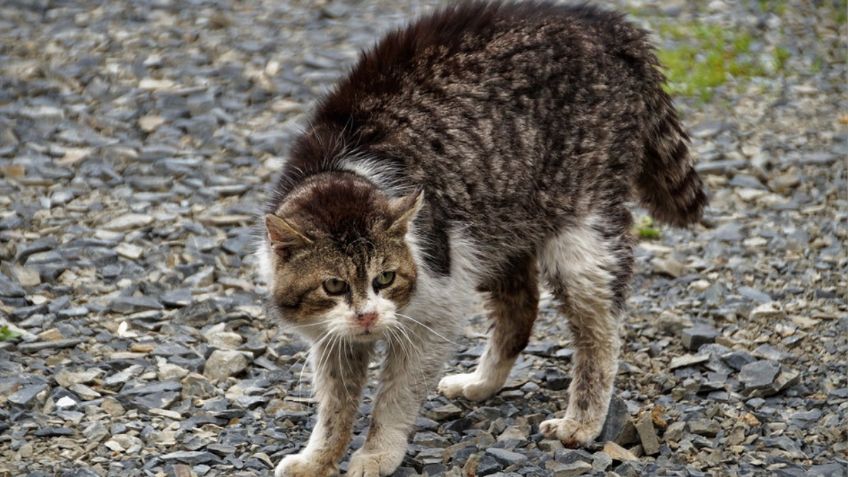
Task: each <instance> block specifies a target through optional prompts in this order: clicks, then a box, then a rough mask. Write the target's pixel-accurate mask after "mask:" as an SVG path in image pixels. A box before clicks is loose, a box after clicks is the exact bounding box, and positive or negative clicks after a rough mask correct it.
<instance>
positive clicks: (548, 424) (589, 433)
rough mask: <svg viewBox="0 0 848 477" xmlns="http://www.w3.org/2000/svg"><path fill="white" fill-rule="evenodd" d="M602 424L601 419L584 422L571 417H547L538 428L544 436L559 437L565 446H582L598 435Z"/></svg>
mask: <svg viewBox="0 0 848 477" xmlns="http://www.w3.org/2000/svg"><path fill="white" fill-rule="evenodd" d="M603 424H604V423H603V421H600V424H597V423H595V422H590V423H584V422H579V421H577V420H575V419H571V418H564V419H549V420H547V421H543V422H542V423H541V424H539V430H540V431H541V432H542V434H544V435H545V437H548V438H553V437H555V438H557V439H559V441H560V442H562V445H564V446H566V447H582V446H585V445H587V444H590V443H591V442H592V441H594V440H595V438H596V437H598V434H600V433H601V428H602V427H603Z"/></svg>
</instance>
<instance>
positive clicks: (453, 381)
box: [439, 373, 501, 401]
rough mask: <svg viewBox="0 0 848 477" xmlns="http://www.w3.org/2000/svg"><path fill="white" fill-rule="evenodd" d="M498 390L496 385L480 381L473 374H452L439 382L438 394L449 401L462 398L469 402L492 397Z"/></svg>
mask: <svg viewBox="0 0 848 477" xmlns="http://www.w3.org/2000/svg"><path fill="white" fill-rule="evenodd" d="M500 388H501V386H500V385H499V384H498V383H493V382H491V381H488V380H486V379H481V378H480V377H479V376H478V375H477V374H475V373H467V374H452V375H450V376H445V377H444V378H442V380H441V381H439V392H440V393H442V394H443V395H444V396H445V397H447V398H450V399H453V398H457V397H459V396H462V397H464V398H465V399H468V400H469V401H482V400H484V399H488V398H490V397H492V396H494V395H495V393H497V392H498V390H500Z"/></svg>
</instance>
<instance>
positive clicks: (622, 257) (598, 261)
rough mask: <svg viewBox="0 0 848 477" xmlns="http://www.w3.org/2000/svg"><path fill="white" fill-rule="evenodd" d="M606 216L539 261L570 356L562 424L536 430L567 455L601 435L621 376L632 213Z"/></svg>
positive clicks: (563, 235)
mask: <svg viewBox="0 0 848 477" xmlns="http://www.w3.org/2000/svg"><path fill="white" fill-rule="evenodd" d="M610 210H611V211H610V212H609V213H606V214H605V215H603V216H600V217H598V216H590V217H588V218H586V219H585V220H583V221H581V222H580V223H578V224H576V225H572V226H570V227H568V228H566V229H563V231H561V232H560V233H559V234H558V235H556V236H555V237H553V238H552V239H550V240H549V241H548V242H547V244H546V245H545V246H544V247H543V250H542V253H541V254H540V258H539V262H540V266H541V269H542V275H543V276H544V277H545V278H546V280H547V282H548V284H549V286H550V287H551V289H552V290H551V291H552V292H553V293H554V295H555V296H556V297H557V299H558V300H559V302H560V303H561V310H562V312H563V313H564V314H565V315H566V317H567V319H568V325H569V329H570V330H571V335H572V344H573V346H574V349H575V353H574V360H573V363H574V368H573V373H572V381H571V384H570V386H569V399H568V408H567V409H566V413H565V417H563V418H561V419H551V420H548V421H545V422H543V423H542V424H541V426H540V430H541V431H542V433H543V434H545V435H547V436H549V437H556V438H558V439H559V440H560V441H561V442H563V443H564V444H565V445H567V446H571V447H573V446H579V445H585V444H588V443H590V442H592V441H593V440H594V439H595V437H597V436H598V434H600V432H601V428H602V427H603V424H604V420H605V419H606V414H607V410H608V408H609V403H610V399H611V397H612V391H613V381H614V380H615V375H616V372H617V370H618V354H619V349H620V347H621V340H620V337H619V327H620V322H621V317H622V315H623V312H624V310H623V308H624V301H625V298H626V293H627V287H628V283H629V281H630V275H631V273H632V271H631V270H632V262H633V258H632V245H631V238H630V233H629V228H630V223H631V218H630V212H629V211H628V210H627V209H626V208H624V206H623V205H622V206H619V207H615V208H611V209H610Z"/></svg>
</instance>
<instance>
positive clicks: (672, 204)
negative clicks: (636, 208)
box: [636, 88, 707, 227]
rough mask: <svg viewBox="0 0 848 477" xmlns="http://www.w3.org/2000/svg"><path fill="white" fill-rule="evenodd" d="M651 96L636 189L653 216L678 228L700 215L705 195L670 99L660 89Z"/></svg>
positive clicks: (641, 200)
mask: <svg viewBox="0 0 848 477" xmlns="http://www.w3.org/2000/svg"><path fill="white" fill-rule="evenodd" d="M658 89H659V88H658ZM651 96H652V99H653V101H649V109H650V110H651V112H652V119H653V121H652V125H651V127H650V130H649V133H648V135H647V137H646V138H645V157H644V159H643V161H642V167H641V170H640V171H639V175H638V176H637V177H636V190H637V192H638V196H639V199H640V202H641V203H642V205H643V206H644V207H645V208H647V209H648V211H649V212H650V213H651V215H652V216H653V217H654V218H655V219H657V220H659V221H662V222H666V223H668V224H671V225H677V226H681V227H682V226H685V225H688V224H692V223H695V222H697V221H698V220H699V219H700V218H701V214H702V213H703V211H704V206H705V205H706V204H707V196H706V194H705V193H704V184H703V182H702V181H701V177H700V176H698V173H697V172H696V171H695V167H694V165H695V164H694V160H693V159H692V156H691V155H690V154H689V136H688V135H687V134H686V131H684V130H683V127H682V126H681V125H680V122H679V121H678V119H677V113H676V112H675V110H674V107H673V106H672V104H671V98H669V96H668V95H667V94H666V93H665V92H664V91H662V90H659V91H657V92H656V93H654V94H653V95H651ZM651 103H653V104H651Z"/></svg>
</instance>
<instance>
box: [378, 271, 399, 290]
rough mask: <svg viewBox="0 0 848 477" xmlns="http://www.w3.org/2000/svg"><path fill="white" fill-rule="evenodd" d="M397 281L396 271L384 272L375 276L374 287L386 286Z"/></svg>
mask: <svg viewBox="0 0 848 477" xmlns="http://www.w3.org/2000/svg"><path fill="white" fill-rule="evenodd" d="M394 281H395V272H383V273H381V274H379V275H377V276H376V277H374V289H376V290H379V289H380V288H386V287H387V286H389V285H391V284H392V282H394Z"/></svg>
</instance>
